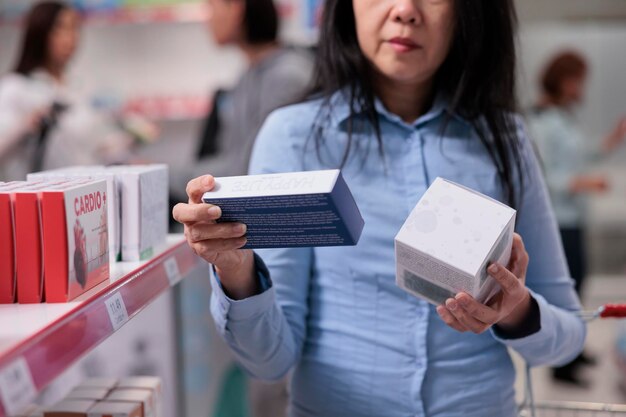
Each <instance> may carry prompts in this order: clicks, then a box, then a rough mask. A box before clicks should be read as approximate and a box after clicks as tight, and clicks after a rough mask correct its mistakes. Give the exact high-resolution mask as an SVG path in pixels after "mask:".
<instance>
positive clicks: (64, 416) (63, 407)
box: [43, 400, 96, 417]
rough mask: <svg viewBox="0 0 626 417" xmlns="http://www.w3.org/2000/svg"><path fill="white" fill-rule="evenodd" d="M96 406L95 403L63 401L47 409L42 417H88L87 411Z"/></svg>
mask: <svg viewBox="0 0 626 417" xmlns="http://www.w3.org/2000/svg"><path fill="white" fill-rule="evenodd" d="M94 405H96V403H95V401H84V400H64V401H61V402H59V403H57V404H55V405H53V406H52V407H47V408H46V409H45V410H44V412H43V415H44V417H88V415H89V414H88V413H89V410H90V409H91V408H92V407H93V406H94Z"/></svg>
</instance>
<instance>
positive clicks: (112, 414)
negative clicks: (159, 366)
mask: <svg viewBox="0 0 626 417" xmlns="http://www.w3.org/2000/svg"><path fill="white" fill-rule="evenodd" d="M162 403H163V392H162V388H161V380H160V379H159V378H156V377H128V378H122V379H120V380H117V379H114V378H92V379H88V380H86V381H84V382H83V383H82V384H81V385H79V386H77V387H76V388H74V389H73V390H72V391H71V392H70V393H69V394H68V395H67V397H66V398H65V399H64V400H62V401H60V402H58V403H56V404H55V405H53V406H51V407H45V408H39V407H36V406H29V407H27V408H26V409H25V410H24V411H23V412H22V413H21V414H19V415H18V416H16V417H163V413H162V409H163V407H162Z"/></svg>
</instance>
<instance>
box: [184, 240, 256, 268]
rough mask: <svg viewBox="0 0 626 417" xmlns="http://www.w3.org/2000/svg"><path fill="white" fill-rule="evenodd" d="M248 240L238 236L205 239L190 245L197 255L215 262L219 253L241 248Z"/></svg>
mask: <svg viewBox="0 0 626 417" xmlns="http://www.w3.org/2000/svg"><path fill="white" fill-rule="evenodd" d="M247 241H248V239H246V238H245V237H238V238H235V239H218V240H205V241H202V242H197V243H191V244H190V246H191V249H193V251H194V252H195V253H196V254H197V255H199V256H201V257H202V258H204V259H206V260H207V261H209V262H213V260H214V259H215V257H216V255H217V254H218V253H220V252H227V251H232V250H237V249H241V248H242V247H243V246H245V244H246V242H247Z"/></svg>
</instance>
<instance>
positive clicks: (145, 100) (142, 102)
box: [123, 96, 212, 122]
mask: <svg viewBox="0 0 626 417" xmlns="http://www.w3.org/2000/svg"><path fill="white" fill-rule="evenodd" d="M211 107H212V103H211V101H210V100H209V99H208V97H207V96H169V97H142V98H135V99H133V100H129V101H128V102H127V103H126V104H125V105H124V108H123V112H124V113H126V114H137V115H140V116H142V117H145V118H147V119H149V120H152V121H155V122H168V121H187V120H198V119H203V118H205V117H206V115H207V114H208V113H209V111H210V110H211Z"/></svg>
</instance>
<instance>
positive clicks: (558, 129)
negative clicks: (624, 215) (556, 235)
mask: <svg viewBox="0 0 626 417" xmlns="http://www.w3.org/2000/svg"><path fill="white" fill-rule="evenodd" d="M528 128H529V129H528V130H529V132H530V135H531V138H532V139H533V140H534V141H535V143H536V144H537V148H538V150H539V155H540V157H541V160H542V162H543V170H544V174H545V177H546V182H547V184H548V189H549V190H550V196H551V198H552V203H553V204H554V212H555V214H556V218H557V221H558V223H559V225H560V226H562V227H581V225H582V223H583V222H584V220H585V211H586V204H585V203H586V202H585V198H584V196H583V195H580V194H574V193H572V192H571V191H570V184H571V183H572V181H573V180H574V178H575V177H577V176H578V175H581V174H584V173H585V170H587V169H588V168H589V166H590V165H591V163H592V162H593V160H594V159H597V157H598V156H599V155H596V154H594V153H593V152H592V151H591V150H590V149H589V148H588V144H586V143H585V138H584V136H583V133H582V131H581V129H580V126H578V123H577V122H576V120H575V118H574V117H573V115H572V114H570V113H569V112H567V111H566V110H564V109H560V108H558V107H551V108H547V109H544V110H542V111H537V112H534V113H531V114H529V115H528Z"/></svg>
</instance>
